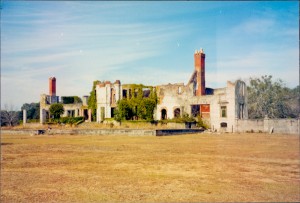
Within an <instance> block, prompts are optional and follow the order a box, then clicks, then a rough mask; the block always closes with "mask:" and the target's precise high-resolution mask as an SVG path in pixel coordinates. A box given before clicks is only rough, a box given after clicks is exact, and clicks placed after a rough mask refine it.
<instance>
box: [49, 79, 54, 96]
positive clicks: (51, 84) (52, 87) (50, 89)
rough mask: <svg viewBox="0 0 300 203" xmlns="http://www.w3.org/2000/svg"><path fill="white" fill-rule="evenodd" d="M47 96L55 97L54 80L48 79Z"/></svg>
mask: <svg viewBox="0 0 300 203" xmlns="http://www.w3.org/2000/svg"><path fill="white" fill-rule="evenodd" d="M49 95H50V96H56V78H55V77H51V78H49Z"/></svg>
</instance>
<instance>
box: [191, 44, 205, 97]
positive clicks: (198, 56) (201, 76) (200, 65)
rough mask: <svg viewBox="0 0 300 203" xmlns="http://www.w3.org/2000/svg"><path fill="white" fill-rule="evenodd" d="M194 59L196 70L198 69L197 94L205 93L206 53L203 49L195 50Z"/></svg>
mask: <svg viewBox="0 0 300 203" xmlns="http://www.w3.org/2000/svg"><path fill="white" fill-rule="evenodd" d="M194 60H195V70H196V71H197V91H196V96H201V95H205V54H204V51H203V49H200V51H198V50H196V51H195V54H194Z"/></svg>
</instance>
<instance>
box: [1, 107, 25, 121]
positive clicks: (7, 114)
mask: <svg viewBox="0 0 300 203" xmlns="http://www.w3.org/2000/svg"><path fill="white" fill-rule="evenodd" d="M4 109H5V110H1V112H0V114H1V115H0V123H1V126H15V125H18V124H19V120H20V119H21V112H20V111H14V110H13V109H14V108H13V106H12V105H11V106H10V108H8V106H7V105H4Z"/></svg>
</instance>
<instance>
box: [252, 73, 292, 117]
mask: <svg viewBox="0 0 300 203" xmlns="http://www.w3.org/2000/svg"><path fill="white" fill-rule="evenodd" d="M247 89H248V110H249V112H248V113H249V118H252V119H255V118H264V117H265V116H268V117H269V118H287V117H291V115H292V109H291V107H290V106H289V100H290V97H291V95H290V91H289V88H287V87H285V85H284V83H283V81H282V80H280V79H279V80H277V81H275V82H273V81H272V76H270V75H269V76H267V75H265V76H262V77H261V78H250V85H249V86H248V88H247Z"/></svg>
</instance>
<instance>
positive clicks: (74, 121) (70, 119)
mask: <svg viewBox="0 0 300 203" xmlns="http://www.w3.org/2000/svg"><path fill="white" fill-rule="evenodd" d="M59 122H60V123H63V124H76V125H78V124H80V123H82V122H84V117H83V116H79V117H62V118H60V119H59Z"/></svg>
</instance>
